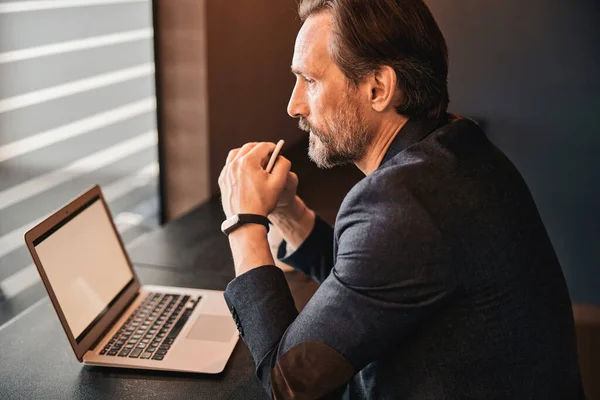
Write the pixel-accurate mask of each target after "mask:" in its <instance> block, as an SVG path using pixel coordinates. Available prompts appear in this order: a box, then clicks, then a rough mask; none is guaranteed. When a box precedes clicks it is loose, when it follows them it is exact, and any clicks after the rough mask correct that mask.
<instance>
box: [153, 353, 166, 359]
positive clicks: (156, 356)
mask: <svg viewBox="0 0 600 400" xmlns="http://www.w3.org/2000/svg"><path fill="white" fill-rule="evenodd" d="M163 358H165V357H164V356H163V355H158V354H157V355H155V356H154V357H152V359H153V360H158V361H160V360H162V359H163Z"/></svg>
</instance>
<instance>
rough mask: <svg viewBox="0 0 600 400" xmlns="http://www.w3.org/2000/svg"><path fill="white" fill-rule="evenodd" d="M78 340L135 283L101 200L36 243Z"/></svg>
mask: <svg viewBox="0 0 600 400" xmlns="http://www.w3.org/2000/svg"><path fill="white" fill-rule="evenodd" d="M33 244H34V246H35V250H36V253H37V255H38V258H39V259H40V263H41V265H42V267H43V269H44V272H45V273H46V275H47V277H48V282H49V283H50V286H51V287H52V290H53V291H54V294H55V296H56V299H57V301H58V303H59V305H60V307H61V309H62V311H63V314H64V316H65V318H66V320H67V324H68V325H69V329H70V330H71V332H72V334H73V336H74V337H75V338H76V341H77V342H80V341H81V340H82V339H83V337H84V336H85V334H87V332H88V331H89V330H90V329H91V328H92V326H93V325H94V324H95V323H96V322H97V321H98V320H99V319H100V317H101V316H102V315H103V314H104V313H105V312H106V311H107V310H108V308H109V306H110V305H111V303H113V302H114V301H116V299H117V298H118V296H119V295H120V294H121V292H123V291H124V290H125V288H126V287H128V286H129V284H131V283H132V282H133V274H132V272H131V269H130V268H129V262H128V260H127V257H126V255H125V254H124V252H123V249H122V247H121V243H120V241H119V239H118V237H117V235H116V234H115V231H114V229H113V226H112V223H111V219H110V215H109V214H108V213H107V211H106V209H105V207H104V204H103V203H102V201H101V200H100V197H97V198H94V199H92V200H91V201H89V202H88V203H87V204H85V205H84V206H83V207H81V208H80V209H78V210H77V211H76V212H74V213H73V214H72V215H71V216H69V217H67V218H66V219H65V220H63V221H62V222H61V223H60V224H58V225H57V226H55V227H54V228H53V229H51V230H50V231H48V232H47V233H45V234H44V235H42V236H40V237H39V238H38V239H37V240H35V241H34V242H33Z"/></svg>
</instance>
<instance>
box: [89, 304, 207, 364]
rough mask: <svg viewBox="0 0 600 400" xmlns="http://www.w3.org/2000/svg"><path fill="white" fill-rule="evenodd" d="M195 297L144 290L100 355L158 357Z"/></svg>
mask: <svg viewBox="0 0 600 400" xmlns="http://www.w3.org/2000/svg"><path fill="white" fill-rule="evenodd" d="M190 300H191V301H190ZM199 300H200V298H198V299H192V298H190V296H180V295H177V294H164V293H148V294H147V295H146V297H145V298H144V300H143V301H142V303H141V304H140V305H139V306H138V308H136V309H135V311H134V312H133V313H132V314H131V316H129V318H127V321H125V323H123V325H122V326H121V328H119V330H118V331H117V333H115V335H114V336H113V337H112V338H111V339H110V341H109V342H108V344H107V345H106V346H104V348H103V349H102V350H101V351H100V354H101V355H107V356H115V357H130V358H140V359H152V360H157V361H160V360H162V359H163V358H164V357H165V355H166V354H167V352H168V351H169V349H170V348H171V345H172V344H173V342H174V341H175V338H176V337H177V335H178V334H179V332H181V329H182V328H183V326H184V325H185V323H186V322H187V320H188V318H189V317H190V315H191V314H192V311H193V310H194V307H196V305H197V304H198V301H199Z"/></svg>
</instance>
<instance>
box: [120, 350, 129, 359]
mask: <svg viewBox="0 0 600 400" xmlns="http://www.w3.org/2000/svg"><path fill="white" fill-rule="evenodd" d="M129 352H131V350H130V349H123V350H121V352H120V353H119V357H127V356H128V355H129Z"/></svg>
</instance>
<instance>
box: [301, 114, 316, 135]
mask: <svg viewBox="0 0 600 400" xmlns="http://www.w3.org/2000/svg"><path fill="white" fill-rule="evenodd" d="M298 128H300V129H301V130H303V131H304V132H310V131H311V130H313V128H312V126H311V125H310V123H309V122H308V120H307V119H306V118H304V117H300V119H299V120H298Z"/></svg>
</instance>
